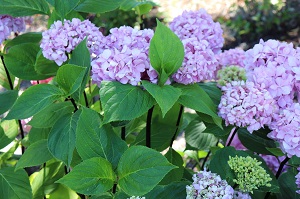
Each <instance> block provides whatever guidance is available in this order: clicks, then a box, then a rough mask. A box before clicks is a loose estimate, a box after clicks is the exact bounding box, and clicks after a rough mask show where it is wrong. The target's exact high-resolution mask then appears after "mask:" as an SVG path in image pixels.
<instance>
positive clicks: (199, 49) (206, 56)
mask: <svg viewBox="0 0 300 199" xmlns="http://www.w3.org/2000/svg"><path fill="white" fill-rule="evenodd" d="M182 42H183V45H184V49H185V56H184V60H183V63H182V66H181V67H180V68H179V69H178V70H177V72H176V73H174V75H173V76H172V77H173V79H174V81H176V82H178V83H182V84H192V83H195V82H201V81H204V80H211V79H214V78H215V74H216V73H215V71H216V70H217V67H218V62H217V60H216V58H215V55H214V53H213V52H212V50H211V49H210V48H209V44H208V42H207V41H206V40H202V41H198V40H197V38H195V37H193V38H189V39H184V40H183V41H182Z"/></svg>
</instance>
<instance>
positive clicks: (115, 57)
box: [92, 26, 158, 86]
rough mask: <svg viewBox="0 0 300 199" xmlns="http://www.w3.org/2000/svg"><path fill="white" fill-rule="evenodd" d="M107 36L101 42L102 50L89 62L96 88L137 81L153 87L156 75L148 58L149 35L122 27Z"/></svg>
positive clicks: (136, 82)
mask: <svg viewBox="0 0 300 199" xmlns="http://www.w3.org/2000/svg"><path fill="white" fill-rule="evenodd" d="M110 33H111V34H110V35H108V36H107V37H106V38H105V41H106V42H105V47H104V48H105V50H104V51H103V52H102V53H100V54H98V56H97V57H96V58H94V59H93V61H92V79H93V82H94V83H97V84H98V86H100V83H101V81H103V80H106V81H119V82H121V83H122V84H131V85H138V83H139V82H140V81H141V80H148V81H150V82H152V83H157V80H158V74H157V73H156V71H155V70H154V68H153V67H152V66H151V65H150V60H149V57H148V51H149V46H150V40H151V38H152V37H153V35H154V33H153V31H152V30H150V29H145V30H137V29H134V28H131V27H127V26H122V27H120V28H113V29H111V30H110Z"/></svg>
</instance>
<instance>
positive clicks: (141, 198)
mask: <svg viewBox="0 0 300 199" xmlns="http://www.w3.org/2000/svg"><path fill="white" fill-rule="evenodd" d="M128 199H146V198H145V197H140V196H131V197H130V198H128Z"/></svg>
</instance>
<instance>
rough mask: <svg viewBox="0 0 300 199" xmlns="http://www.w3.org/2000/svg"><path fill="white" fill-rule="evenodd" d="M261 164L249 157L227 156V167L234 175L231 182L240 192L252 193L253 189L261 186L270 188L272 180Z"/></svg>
mask: <svg viewBox="0 0 300 199" xmlns="http://www.w3.org/2000/svg"><path fill="white" fill-rule="evenodd" d="M261 163H262V162H260V161H257V159H255V158H252V157H250V156H247V157H238V156H235V157H231V156H229V161H228V165H229V166H230V168H231V169H232V170H233V171H234V173H235V179H234V180H233V182H235V183H236V184H238V185H239V189H240V190H241V191H242V192H251V193H253V190H254V189H258V188H259V187H261V186H267V187H270V186H271V184H270V183H269V182H270V181H271V180H272V178H271V177H270V175H269V174H268V173H267V172H266V170H265V169H264V168H262V167H261V166H260V165H261Z"/></svg>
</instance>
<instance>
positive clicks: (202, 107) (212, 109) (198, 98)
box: [174, 84, 222, 128]
mask: <svg viewBox="0 0 300 199" xmlns="http://www.w3.org/2000/svg"><path fill="white" fill-rule="evenodd" d="M174 86H175V87H176V88H180V89H181V91H182V95H181V96H180V98H179V100H178V102H179V103H181V104H182V105H183V106H185V107H188V108H191V109H194V110H195V111H198V112H200V113H204V114H206V115H209V116H211V117H212V118H213V120H214V122H215V123H216V124H217V125H218V126H219V127H220V128H222V119H221V118H220V117H219V116H218V115H217V113H216V112H217V107H216V105H215V104H214V103H213V101H212V100H211V98H210V97H209V96H208V95H207V93H206V92H205V91H204V90H203V89H202V88H201V87H200V86H198V85H197V84H191V85H183V84H176V85H174Z"/></svg>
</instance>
